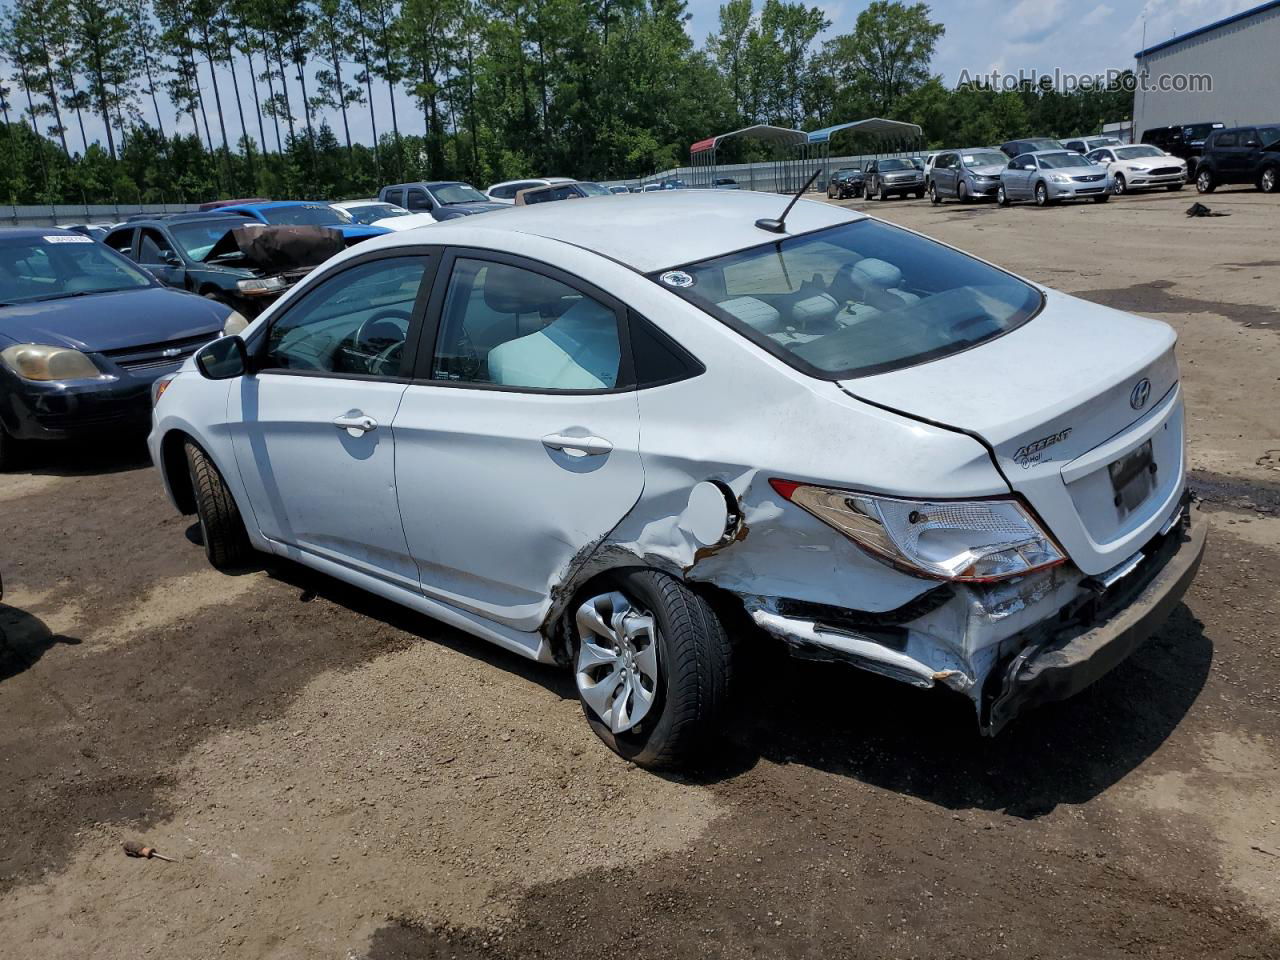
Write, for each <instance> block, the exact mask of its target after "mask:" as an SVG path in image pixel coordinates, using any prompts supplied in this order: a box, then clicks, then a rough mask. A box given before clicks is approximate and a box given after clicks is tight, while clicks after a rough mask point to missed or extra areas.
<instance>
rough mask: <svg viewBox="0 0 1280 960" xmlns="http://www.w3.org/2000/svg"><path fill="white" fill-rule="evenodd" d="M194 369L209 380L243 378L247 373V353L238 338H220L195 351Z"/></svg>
mask: <svg viewBox="0 0 1280 960" xmlns="http://www.w3.org/2000/svg"><path fill="white" fill-rule="evenodd" d="M196 369H197V370H199V371H200V373H201V375H202V376H204V377H207V378H208V379H210V380H230V379H232V378H234V377H243V376H244V375H245V374H246V373H247V372H248V371H249V351H248V350H247V349H246V348H245V345H244V341H243V340H241V339H240V338H239V337H221V338H219V339H217V340H214V341H213V342H212V343H206V344H205V345H204V346H203V347H201V348H200V349H199V350H197V351H196Z"/></svg>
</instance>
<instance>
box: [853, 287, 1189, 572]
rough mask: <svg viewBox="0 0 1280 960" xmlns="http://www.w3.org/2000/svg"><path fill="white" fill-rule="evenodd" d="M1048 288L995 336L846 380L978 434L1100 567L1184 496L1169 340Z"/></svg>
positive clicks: (1112, 562)
mask: <svg viewBox="0 0 1280 960" xmlns="http://www.w3.org/2000/svg"><path fill="white" fill-rule="evenodd" d="M1045 297H1046V303H1045V307H1044V310H1043V311H1041V313H1040V314H1039V315H1038V316H1036V317H1035V318H1034V319H1032V320H1031V321H1029V322H1028V323H1026V324H1024V325H1023V326H1021V327H1019V328H1018V329H1017V330H1014V331H1013V332H1011V333H1008V334H1006V335H1005V336H1003V337H1000V338H998V339H996V340H993V341H991V342H990V343H986V344H982V345H980V346H978V347H975V348H973V349H971V350H967V351H964V352H962V353H958V354H955V355H953V356H950V357H945V358H943V359H941V360H935V361H932V362H929V363H923V364H920V365H918V366H915V367H910V368H908V369H905V370H896V371H893V372H891V373H885V374H879V375H877V376H872V377H862V378H859V379H854V380H848V381H845V382H843V383H841V387H842V388H843V389H844V390H845V391H846V392H848V393H850V394H852V395H853V396H855V397H858V398H860V399H864V400H867V401H870V402H872V403H875V404H878V405H880V406H884V407H889V408H891V409H894V410H897V411H900V412H902V413H904V414H907V415H909V416H913V417H917V418H920V419H923V420H928V421H931V422H933V423H937V424H941V425H944V426H948V427H953V428H955V429H957V430H963V431H965V432H967V433H970V434H974V435H976V436H977V437H979V438H981V439H982V440H983V441H984V442H985V443H986V444H987V445H988V446H989V447H990V448H991V449H992V450H993V451H994V455H995V459H996V464H997V466H998V467H999V468H1000V470H1001V472H1002V473H1003V474H1004V476H1005V477H1006V478H1007V479H1008V481H1009V484H1010V486H1011V487H1012V488H1013V489H1014V490H1015V491H1016V492H1018V493H1019V494H1021V495H1022V496H1023V497H1025V498H1026V500H1027V501H1028V502H1029V503H1030V504H1031V506H1032V507H1034V509H1035V510H1036V512H1037V513H1038V514H1039V516H1040V519H1041V520H1042V521H1043V522H1044V523H1045V524H1046V525H1047V526H1048V528H1049V530H1050V531H1051V532H1052V534H1053V535H1054V537H1055V538H1056V539H1057V540H1058V542H1059V543H1060V544H1061V545H1062V546H1063V547H1064V548H1065V549H1066V551H1067V553H1068V554H1069V555H1070V557H1071V559H1072V561H1073V562H1074V563H1075V564H1076V565H1077V566H1078V567H1079V568H1080V569H1081V570H1082V571H1084V572H1085V573H1087V574H1099V573H1103V572H1105V571H1107V570H1109V569H1111V568H1112V567H1115V566H1116V565H1117V564H1119V563H1121V562H1122V561H1124V560H1125V559H1127V558H1128V557H1130V556H1132V555H1133V553H1134V552H1135V551H1137V550H1138V549H1139V548H1140V547H1141V546H1142V545H1143V544H1144V543H1145V542H1146V541H1147V540H1149V539H1150V538H1151V537H1152V536H1154V535H1155V534H1156V533H1158V532H1159V530H1160V528H1161V526H1162V525H1163V524H1164V522H1165V520H1166V519H1168V517H1169V515H1170V514H1171V513H1172V512H1173V511H1174V510H1175V509H1176V507H1177V503H1178V500H1179V498H1180V497H1181V494H1182V489H1183V486H1184V483H1185V464H1184V453H1183V415H1182V398H1181V394H1180V392H1179V389H1178V365H1177V360H1176V359H1175V357H1174V342H1175V339H1176V337H1175V335H1174V332H1173V330H1172V329H1170V328H1169V327H1168V326H1167V325H1166V324H1164V323H1160V322H1159V321H1156V320H1148V319H1146V318H1143V317H1136V316H1133V315H1132V314H1126V313H1122V312H1120V311H1118V310H1112V309H1111V308H1109V307H1103V306H1100V305H1098V304H1094V303H1089V302H1088V301H1085V300H1079V299H1077V298H1075V297H1071V296H1068V295H1066V294H1062V293H1057V292H1055V291H1052V290H1046V291H1045Z"/></svg>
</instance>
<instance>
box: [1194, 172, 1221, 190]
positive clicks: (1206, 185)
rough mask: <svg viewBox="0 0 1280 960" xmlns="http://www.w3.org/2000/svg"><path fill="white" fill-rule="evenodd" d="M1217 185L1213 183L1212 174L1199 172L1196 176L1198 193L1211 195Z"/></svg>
mask: <svg viewBox="0 0 1280 960" xmlns="http://www.w3.org/2000/svg"><path fill="white" fill-rule="evenodd" d="M1217 187H1218V185H1217V184H1216V183H1214V182H1213V174H1212V173H1210V172H1209V171H1208V170H1201V171H1200V172H1199V173H1197V174H1196V190H1198V191H1199V192H1200V193H1213V191H1214V190H1216V189H1217Z"/></svg>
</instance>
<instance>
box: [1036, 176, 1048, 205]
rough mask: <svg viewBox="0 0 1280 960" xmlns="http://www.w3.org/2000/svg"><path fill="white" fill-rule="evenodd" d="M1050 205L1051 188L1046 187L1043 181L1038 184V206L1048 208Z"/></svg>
mask: <svg viewBox="0 0 1280 960" xmlns="http://www.w3.org/2000/svg"><path fill="white" fill-rule="evenodd" d="M1048 205H1049V188H1048V187H1046V186H1045V185H1044V182H1043V181H1041V182H1040V183H1037V184H1036V206H1037V207H1047V206H1048Z"/></svg>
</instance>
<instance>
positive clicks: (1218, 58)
mask: <svg viewBox="0 0 1280 960" xmlns="http://www.w3.org/2000/svg"><path fill="white" fill-rule="evenodd" d="M1277 51H1280V0H1269V2H1268V3H1264V4H1262V5H1261V6H1258V7H1254V8H1252V9H1250V10H1245V11H1244V12H1242V13H1237V14H1236V15H1234V16H1231V17H1226V18H1225V19H1222V20H1218V21H1215V22H1214V23H1210V24H1208V25H1207V26H1203V27H1201V28H1200V29H1198V30H1192V31H1190V32H1189V33H1184V34H1181V35H1180V36H1177V37H1174V38H1173V39H1171V40H1165V41H1164V42H1163V43H1157V44H1155V45H1154V46H1150V47H1147V48H1146V49H1145V50H1140V51H1138V53H1136V54H1134V56H1135V57H1136V58H1137V61H1138V63H1137V67H1136V69H1135V72H1136V73H1137V75H1138V77H1139V79H1140V80H1145V83H1140V84H1139V85H1138V88H1137V89H1136V90H1135V91H1134V95H1133V131H1134V135H1135V136H1134V139H1135V140H1136V139H1138V138H1140V137H1141V136H1142V133H1143V131H1145V130H1150V129H1151V128H1152V127H1174V126H1184V125H1191V124H1206V123H1222V124H1224V125H1226V126H1228V127H1236V126H1243V125H1246V124H1254V123H1275V122H1278V121H1280V67H1278V66H1277ZM1192 74H1205V75H1208V76H1209V77H1210V78H1211V80H1212V90H1209V91H1195V90H1191V89H1185V88H1186V87H1188V86H1190V85H1192V84H1189V83H1187V82H1186V81H1185V80H1180V78H1188V77H1190V75H1192ZM1162 78H1165V79H1163V80H1162ZM1179 83H1181V85H1182V86H1183V87H1184V89H1175V88H1176V87H1177V86H1178V85H1179ZM1162 84H1163V85H1164V86H1165V87H1168V88H1170V89H1157V87H1158V86H1160V85H1162ZM1144 87H1145V88H1146V89H1144Z"/></svg>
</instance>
